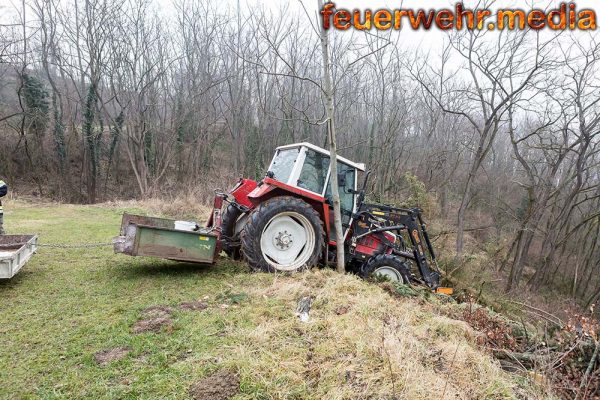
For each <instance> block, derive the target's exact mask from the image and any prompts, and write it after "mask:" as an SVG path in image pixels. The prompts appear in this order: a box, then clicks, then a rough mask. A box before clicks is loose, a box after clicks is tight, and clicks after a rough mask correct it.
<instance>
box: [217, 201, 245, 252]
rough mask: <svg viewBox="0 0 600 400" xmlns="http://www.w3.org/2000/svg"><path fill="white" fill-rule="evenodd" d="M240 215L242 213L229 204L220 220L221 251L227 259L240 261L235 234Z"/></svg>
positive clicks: (238, 246) (237, 237)
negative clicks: (222, 239)
mask: <svg viewBox="0 0 600 400" xmlns="http://www.w3.org/2000/svg"><path fill="white" fill-rule="evenodd" d="M241 215H242V211H241V210H240V209H239V208H238V207H236V206H234V205H233V204H229V205H228V206H227V208H226V209H225V212H224V213H223V217H222V219H221V234H222V236H223V238H224V241H223V251H224V252H225V254H227V255H228V256H229V258H231V259H234V260H240V259H241V258H242V252H241V250H240V244H239V243H237V242H238V241H239V236H237V235H236V232H235V228H236V223H237V221H238V219H239V218H240V216H241Z"/></svg>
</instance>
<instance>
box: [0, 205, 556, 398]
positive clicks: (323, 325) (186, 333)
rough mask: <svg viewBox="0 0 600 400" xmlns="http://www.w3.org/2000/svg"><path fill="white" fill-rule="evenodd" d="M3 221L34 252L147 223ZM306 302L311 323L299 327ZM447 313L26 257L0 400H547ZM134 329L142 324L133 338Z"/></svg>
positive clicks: (301, 282)
mask: <svg viewBox="0 0 600 400" xmlns="http://www.w3.org/2000/svg"><path fill="white" fill-rule="evenodd" d="M5 210H6V214H5V226H6V229H7V231H8V233H10V234H25V233H36V234H38V235H39V241H40V243H41V244H78V243H91V242H109V241H110V239H111V238H112V237H113V236H115V235H116V234H118V231H119V224H120V219H121V214H122V213H123V212H124V211H134V212H147V211H146V210H144V209H143V207H142V206H136V205H134V204H131V205H118V204H112V205H105V206H75V205H59V204H48V203H43V204H33V203H28V202H23V201H7V202H6V203H5ZM306 295H310V296H313V298H314V301H313V306H312V311H311V321H310V322H309V323H301V322H300V321H299V319H298V318H297V316H296V315H295V313H294V312H295V308H296V303H297V301H298V299H300V298H301V297H302V296H306ZM186 304H187V305H188V306H186ZM189 305H191V306H189ZM196 306H197V307H196ZM453 306H455V305H442V304H438V303H436V302H435V301H433V302H426V301H423V300H422V299H421V300H419V299H414V298H400V299H397V298H392V297H391V296H390V295H389V294H388V293H387V292H385V291H384V290H382V289H381V288H380V287H378V286H376V285H374V284H369V283H366V282H363V281H361V280H359V279H358V278H356V277H354V276H340V275H338V274H336V273H335V272H333V271H329V270H317V271H312V272H307V273H303V274H299V275H293V276H282V275H270V274H253V273H249V271H248V268H247V266H245V265H244V264H243V263H238V262H232V261H229V260H227V259H225V258H221V259H220V260H219V262H218V263H217V264H216V265H215V266H199V265H191V264H179V263H174V262H170V261H164V260H158V259H148V258H132V257H127V256H124V255H119V254H113V252H112V248H111V247H98V248H84V249H77V248H50V247H40V249H39V250H38V252H37V254H36V255H35V256H34V257H33V258H32V259H31V260H30V261H29V263H28V264H27V265H26V266H25V267H24V268H23V269H22V270H21V272H20V273H19V274H18V275H17V276H16V277H14V278H13V279H12V280H10V281H2V282H0V398H2V399H92V398H93V399H190V398H196V399H208V398H213V399H219V398H228V397H230V396H234V397H233V398H234V399H430V398H445V399H524V398H530V399H542V398H548V397H547V396H548V395H547V394H546V393H545V392H544V391H543V390H542V388H538V387H536V386H535V385H533V384H532V383H531V382H529V381H528V379H527V378H525V377H522V376H519V375H514V374H509V373H507V372H504V371H502V370H501V368H500V366H499V364H498V363H497V361H495V360H493V359H492V358H491V357H490V356H488V355H487V354H485V352H484V351H483V350H481V349H479V348H478V347H477V345H476V344H475V338H476V335H477V333H476V332H474V331H473V330H472V329H471V328H470V327H469V326H468V325H467V324H466V323H464V322H462V321H457V320H453V319H450V318H448V317H445V316H443V314H442V313H440V312H439V310H440V308H441V307H453ZM147 320H152V321H154V323H156V324H155V326H154V325H153V326H151V327H150V328H149V329H147V330H146V331H145V328H147V326H145V325H143V324H142V325H140V321H142V322H145V321H147ZM222 371H227V373H228V374H224V375H223V374H221V375H219V372H222ZM207 377H213V378H212V381H211V380H210V379H205V378H207ZM203 378H204V379H205V380H202V379H203ZM219 379H220V381H219ZM226 380H229V381H227V382H225V381H226ZM231 381H233V383H232V382H231ZM198 382H199V383H198ZM194 385H196V386H194ZM207 386H210V387H208V388H207ZM232 387H233V389H232ZM194 388H195V389H194ZM196 389H197V390H196ZM211 390H212V391H213V392H214V393H213V394H212V395H211V394H207V393H210V391H211ZM228 391H229V392H228ZM226 392H227V393H226Z"/></svg>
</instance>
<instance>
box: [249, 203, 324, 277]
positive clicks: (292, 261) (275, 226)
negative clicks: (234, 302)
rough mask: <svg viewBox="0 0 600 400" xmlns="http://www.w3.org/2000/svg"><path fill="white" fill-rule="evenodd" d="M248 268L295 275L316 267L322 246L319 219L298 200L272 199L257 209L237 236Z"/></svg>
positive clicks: (306, 205) (322, 237)
mask: <svg viewBox="0 0 600 400" xmlns="http://www.w3.org/2000/svg"><path fill="white" fill-rule="evenodd" d="M241 239H242V252H243V253H244V256H245V257H246V258H247V259H248V263H249V264H250V267H252V269H254V270H258V271H265V272H275V271H280V272H295V271H300V270H303V269H306V268H310V267H313V266H315V265H317V264H318V263H319V259H320V258H321V256H322V254H323V249H324V246H325V231H324V229H323V222H322V221H321V217H320V216H319V214H318V213H317V211H315V209H314V208H313V207H312V206H311V205H310V204H308V203H307V202H305V201H304V200H302V199H299V198H296V197H290V196H281V197H274V198H272V199H270V200H267V201H265V202H264V203H262V204H261V205H260V206H258V207H257V208H256V209H255V210H254V211H252V213H251V214H250V216H249V218H248V222H247V223H246V226H245V227H244V230H243V231H242V233H241Z"/></svg>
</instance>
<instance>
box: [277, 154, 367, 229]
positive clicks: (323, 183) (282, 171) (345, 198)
mask: <svg viewBox="0 0 600 400" xmlns="http://www.w3.org/2000/svg"><path fill="white" fill-rule="evenodd" d="M337 162H338V164H337V169H338V185H339V192H340V203H341V209H342V224H343V225H346V226H348V225H349V224H350V220H351V217H352V214H353V213H355V212H356V208H357V206H358V205H357V186H358V174H359V171H360V172H364V171H365V165H364V164H359V163H355V162H352V161H350V160H348V159H346V158H344V157H340V156H338V157H337ZM267 177H268V178H271V179H274V180H276V181H279V182H281V183H283V184H285V185H286V186H288V187H291V188H296V189H297V190H298V192H297V194H299V195H302V194H304V193H306V192H308V193H306V194H308V195H316V196H319V197H321V198H322V199H324V201H325V202H326V203H328V204H329V205H331V204H332V200H331V183H330V182H331V157H330V153H329V151H327V150H325V149H322V148H320V147H318V146H315V145H313V144H310V143H296V144H291V145H287V146H281V147H278V148H277V149H276V150H275V155H274V157H273V160H272V161H271V164H270V166H269V169H268V172H267Z"/></svg>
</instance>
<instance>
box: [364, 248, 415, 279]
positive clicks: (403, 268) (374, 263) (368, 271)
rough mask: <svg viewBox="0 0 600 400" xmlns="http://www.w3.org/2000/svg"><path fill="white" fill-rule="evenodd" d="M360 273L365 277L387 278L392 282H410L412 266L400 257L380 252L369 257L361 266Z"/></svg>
mask: <svg viewBox="0 0 600 400" xmlns="http://www.w3.org/2000/svg"><path fill="white" fill-rule="evenodd" d="M360 275H361V276H362V277H363V278H365V279H368V278H378V277H382V278H387V279H389V280H390V281H391V282H399V283H404V284H409V283H410V268H409V267H408V266H407V265H406V263H405V262H404V261H402V259H401V258H400V257H397V256H393V255H391V254H379V255H376V256H375V257H371V258H369V259H368V260H367V261H366V262H365V263H364V264H363V265H362V267H361V271H360Z"/></svg>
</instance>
